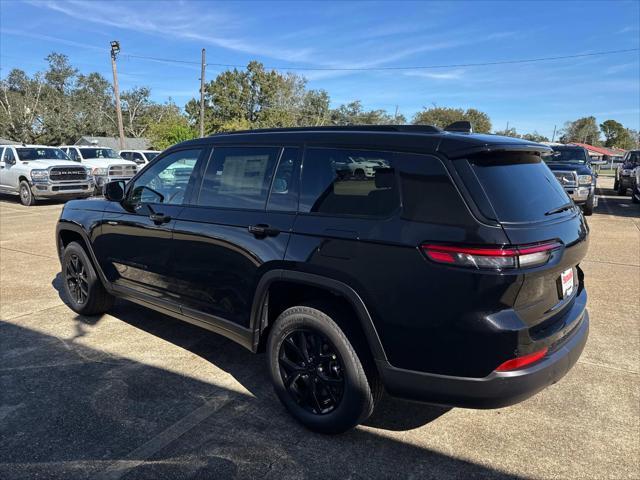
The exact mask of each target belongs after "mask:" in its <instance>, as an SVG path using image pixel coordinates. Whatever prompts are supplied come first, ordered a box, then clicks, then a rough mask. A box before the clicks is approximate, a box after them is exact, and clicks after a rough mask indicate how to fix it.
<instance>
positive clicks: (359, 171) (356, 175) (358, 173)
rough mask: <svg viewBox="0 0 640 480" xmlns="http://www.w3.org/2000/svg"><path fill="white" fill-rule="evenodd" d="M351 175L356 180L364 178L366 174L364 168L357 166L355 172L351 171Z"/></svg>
mask: <svg viewBox="0 0 640 480" xmlns="http://www.w3.org/2000/svg"><path fill="white" fill-rule="evenodd" d="M353 177H354V178H355V179H356V180H366V178H367V175H366V174H365V173H364V170H362V169H360V168H359V169H357V170H356V171H355V172H353Z"/></svg>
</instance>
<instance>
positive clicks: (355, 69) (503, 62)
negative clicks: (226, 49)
mask: <svg viewBox="0 0 640 480" xmlns="http://www.w3.org/2000/svg"><path fill="white" fill-rule="evenodd" d="M639 50H640V48H627V49H623V50H605V51H601V52H592V53H577V54H573V55H559V56H553V57H538V58H527V59H516V60H499V61H494V62H477V63H451V64H446V65H413V66H405V67H294V66H265V67H264V68H266V69H268V70H301V71H328V72H364V71H367V72H375V71H388V70H427V69H437V68H461V67H485V66H491V65H510V64H515V63H536V62H548V61H553V60H567V59H572V58H584V57H596V56H603V55H615V54H619V53H629V52H637V51H639ZM122 56H124V57H128V58H138V59H142V60H152V61H156V62H167V63H182V64H193V65H200V62H197V61H190V60H177V59H172V58H160V57H149V56H145V55H133V54H124V55H122ZM207 66H208V67H230V68H245V67H246V65H240V64H235V63H207Z"/></svg>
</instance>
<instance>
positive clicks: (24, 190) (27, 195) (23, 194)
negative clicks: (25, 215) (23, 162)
mask: <svg viewBox="0 0 640 480" xmlns="http://www.w3.org/2000/svg"><path fill="white" fill-rule="evenodd" d="M19 193H20V203H22V205H24V206H25V207H30V206H31V205H33V204H34V203H36V199H35V198H34V196H33V192H32V191H31V187H30V186H29V183H27V182H26V181H25V180H23V181H21V182H20V189H19Z"/></svg>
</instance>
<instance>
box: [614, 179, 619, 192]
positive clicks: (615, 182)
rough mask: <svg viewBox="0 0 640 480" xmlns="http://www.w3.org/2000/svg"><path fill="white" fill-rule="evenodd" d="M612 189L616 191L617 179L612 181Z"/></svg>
mask: <svg viewBox="0 0 640 480" xmlns="http://www.w3.org/2000/svg"><path fill="white" fill-rule="evenodd" d="M613 189H614V190H618V179H617V178H616V179H615V180H614V181H613Z"/></svg>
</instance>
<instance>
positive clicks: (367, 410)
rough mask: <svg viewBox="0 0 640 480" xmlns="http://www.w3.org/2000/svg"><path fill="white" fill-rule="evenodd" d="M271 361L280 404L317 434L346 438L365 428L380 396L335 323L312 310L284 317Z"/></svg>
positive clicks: (274, 334)
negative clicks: (344, 434) (361, 425)
mask: <svg viewBox="0 0 640 480" xmlns="http://www.w3.org/2000/svg"><path fill="white" fill-rule="evenodd" d="M332 315H335V313H334V312H332ZM267 359H268V363H269V372H270V374H271V380H272V382H273V385H274V389H275V392H276V394H277V395H278V398H279V399H280V401H281V402H282V403H283V405H284V406H285V407H286V409H287V410H288V411H289V413H290V414H291V415H292V416H293V417H295V418H296V420H298V421H299V422H300V423H302V424H303V425H304V426H305V427H307V428H309V429H310V430H313V431H316V432H321V433H342V432H345V431H347V430H349V429H351V428H353V427H355V426H356V425H358V424H359V423H362V422H363V421H365V420H366V419H367V418H368V417H369V416H370V415H371V414H372V413H373V410H374V408H375V404H376V401H377V400H378V399H379V398H380V396H381V393H382V386H381V383H380V380H379V377H378V374H377V371H375V367H374V366H373V365H372V364H371V362H370V360H369V359H368V358H366V355H361V356H358V354H357V353H356V349H355V348H354V345H353V344H352V343H351V342H350V341H349V339H348V338H347V336H346V335H345V333H344V332H343V331H342V329H341V328H340V327H339V326H338V324H337V323H336V321H334V319H333V318H331V317H329V316H328V315H327V314H326V313H324V312H323V311H321V310H319V309H317V308H313V307H311V306H295V307H291V308H289V309H287V310H285V311H284V312H283V313H282V314H280V316H279V317H278V318H277V319H276V321H275V323H274V325H273V327H272V328H271V331H270V333H269V339H268V342H267Z"/></svg>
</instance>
